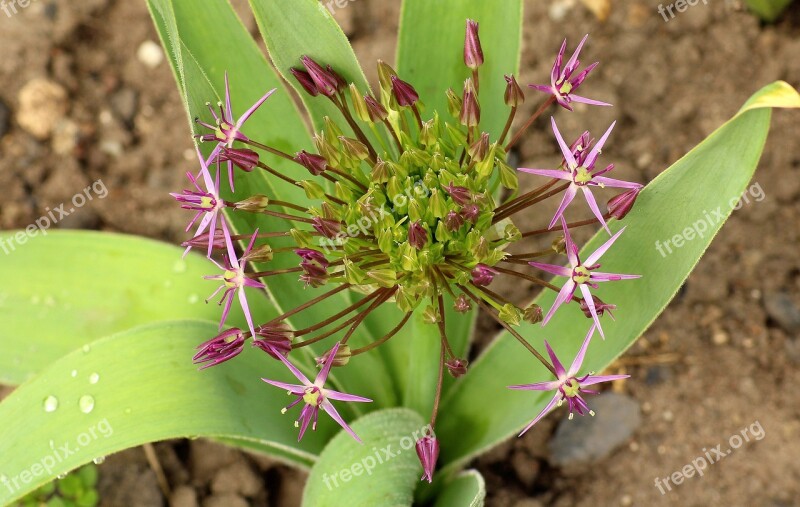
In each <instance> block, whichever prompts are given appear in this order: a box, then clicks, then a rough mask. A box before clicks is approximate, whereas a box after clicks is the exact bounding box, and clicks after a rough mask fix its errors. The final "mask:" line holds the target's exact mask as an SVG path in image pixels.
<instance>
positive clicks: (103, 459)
mask: <svg viewBox="0 0 800 507" xmlns="http://www.w3.org/2000/svg"><path fill="white" fill-rule="evenodd" d="M105 462H106V457H105V456H100V457H99V458H95V459H93V460H92V463H94V464H95V465H102V464H103V463H105Z"/></svg>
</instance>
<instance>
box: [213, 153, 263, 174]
mask: <svg viewBox="0 0 800 507" xmlns="http://www.w3.org/2000/svg"><path fill="white" fill-rule="evenodd" d="M219 161H220V162H229V161H230V162H232V163H233V165H235V166H236V167H238V168H239V169H241V170H243V171H245V172H248V173H249V172H250V171H252V170H253V168H255V167H256V166H257V165H258V153H256V152H254V151H253V150H248V149H247V148H225V147H223V148H222V150H220V152H219Z"/></svg>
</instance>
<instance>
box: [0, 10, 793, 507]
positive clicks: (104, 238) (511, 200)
mask: <svg viewBox="0 0 800 507" xmlns="http://www.w3.org/2000/svg"><path fill="white" fill-rule="evenodd" d="M250 3H251V7H252V10H253V13H254V15H255V17H256V19H257V21H258V23H259V27H260V29H261V32H262V35H263V37H264V40H265V42H266V45H267V48H268V51H269V56H270V57H271V63H272V64H273V65H270V63H269V62H268V61H267V59H266V58H265V57H264V55H263V54H262V53H261V52H260V51H259V49H258V46H257V45H256V43H255V41H253V40H252V38H251V37H250V36H249V34H248V33H247V31H246V30H245V29H244V27H243V26H242V25H241V23H240V22H239V20H238V19H237V17H236V15H235V14H234V12H233V10H232V9H231V7H230V5H229V4H228V2H226V1H224V0H214V1H209V2H206V3H204V5H203V8H202V9H198V8H197V6H196V5H195V3H193V2H191V1H189V0H148V7H149V8H150V12H151V14H152V16H153V20H154V22H155V26H156V28H157V30H158V32H159V34H160V36H161V38H162V42H163V43H164V46H165V48H166V51H167V54H168V55H169V58H170V62H171V64H172V67H173V70H174V72H175V77H176V81H177V83H178V86H179V89H180V92H181V95H182V98H183V100H184V101H185V104H186V108H187V111H188V114H189V117H190V119H191V123H190V125H191V128H192V130H191V134H192V135H194V137H195V139H196V140H197V141H198V142H197V155H198V156H197V161H196V163H194V164H187V165H186V167H185V168H183V170H184V172H186V175H187V178H188V182H187V185H186V189H185V190H183V191H180V189H172V190H173V193H172V195H173V197H174V198H175V199H176V200H177V201H178V202H179V203H180V205H181V206H182V207H184V208H186V209H187V210H189V211H190V213H189V214H187V218H188V220H189V225H188V227H187V231H190V232H189V237H187V241H186V243H184V245H183V247H184V248H183V249H177V248H174V247H170V246H167V245H163V244H159V243H154V242H152V241H148V240H143V239H139V238H132V237H124V236H118V235H111V234H99V233H89V232H59V233H52V234H50V235H48V236H47V237H46V238H42V239H40V240H39V241H36V242H32V243H31V244H30V245H27V246H26V247H25V250H20V252H18V253H17V254H16V255H15V257H14V258H13V260H12V261H10V262H8V261H7V262H5V263H4V264H3V265H2V266H0V272H2V274H3V276H4V280H11V281H12V283H9V284H8V285H7V287H8V289H5V290H4V292H6V293H8V294H7V297H4V298H3V299H2V300H0V301H2V306H0V311H2V312H3V313H2V315H3V317H4V319H5V321H4V323H5V324H6V328H7V330H6V332H7V333H8V334H9V336H10V337H11V338H10V339H9V340H7V341H8V342H9V343H8V345H7V350H6V351H5V352H6V353H5V354H4V355H3V357H2V358H0V380H3V381H4V382H7V383H11V384H16V383H22V382H24V381H26V380H27V383H25V385H23V386H22V387H20V388H19V389H18V390H17V391H16V392H14V393H13V394H12V395H11V396H10V397H9V398H8V399H7V400H6V401H4V402H3V403H2V404H0V422H2V424H3V425H4V428H5V430H4V435H7V437H6V438H4V439H3V440H2V441H0V455H2V456H4V463H3V465H2V468H0V474H2V475H0V501H2V502H4V503H5V502H9V501H13V500H16V499H18V498H21V497H23V496H24V495H26V494H27V493H29V492H31V491H33V490H34V489H35V488H36V487H38V486H40V485H42V484H44V483H46V482H47V481H48V480H50V479H52V478H53V477H55V476H57V475H60V474H64V473H66V472H68V471H70V470H72V469H75V468H77V467H78V466H80V465H82V464H84V463H87V462H90V461H92V460H97V461H101V460H102V457H103V456H105V455H107V454H109V453H113V452H116V451H119V450H121V449H124V448H127V447H131V446H135V445H138V444H142V443H146V442H152V441H157V440H162V439H167V438H176V437H193V438H194V437H208V438H214V439H217V440H220V441H222V442H225V443H227V444H230V445H232V446H236V447H240V448H244V449H247V450H250V451H254V452H261V453H266V454H269V455H272V456H274V457H275V458H276V459H279V460H283V461H286V462H288V463H292V464H294V465H296V466H298V467H303V468H309V469H310V470H311V473H310V476H309V480H308V484H307V487H306V490H305V493H304V499H303V502H304V505H308V506H315V507H316V506H341V505H348V504H349V505H359V506H360V505H365V506H366V505H369V506H380V505H387V506H389V505H392V506H394V505H411V504H412V502H414V501H415V500H416V502H418V503H420V504H431V505H433V504H435V505H444V506H450V505H453V506H462V505H482V503H483V497H484V495H485V491H484V488H483V481H482V479H481V477H480V475H479V474H478V473H477V472H475V471H468V472H464V471H462V469H463V468H464V466H465V465H466V464H467V463H468V462H469V461H470V460H471V459H472V458H473V457H475V456H476V455H478V454H480V453H481V452H484V451H486V450H488V449H489V448H491V447H492V446H493V445H496V444H498V443H500V442H501V441H503V440H504V439H506V438H508V437H510V436H512V435H514V434H520V435H522V434H524V433H525V432H526V431H527V430H528V429H529V428H530V427H531V426H533V425H534V424H536V422H538V421H539V420H540V419H541V418H542V417H544V416H545V415H546V414H547V413H548V412H550V411H551V410H552V409H554V408H556V407H559V406H562V405H566V407H567V408H568V412H569V417H570V418H572V417H573V415H574V414H578V415H581V416H591V415H593V412H592V411H591V409H590V406H589V405H588V404H587V402H586V400H587V398H588V397H589V396H591V394H594V393H595V392H596V388H595V386H596V385H597V384H601V383H604V382H608V381H614V380H622V379H624V378H627V377H628V376H627V375H603V374H597V373H596V372H602V370H603V368H605V367H606V366H608V365H609V364H610V363H611V362H612V361H613V360H614V359H615V358H616V357H617V356H619V355H620V354H621V353H622V352H623V351H624V350H625V349H626V348H627V347H629V346H630V345H631V344H632V343H633V341H634V340H635V339H636V338H637V337H638V336H640V335H641V334H642V332H643V331H644V330H645V329H646V328H647V326H648V325H649V324H650V323H651V322H652V321H653V320H654V319H655V317H656V316H657V315H658V314H659V313H660V312H661V311H662V310H663V309H664V307H665V306H666V305H667V303H668V302H669V300H670V299H671V298H672V296H673V295H674V294H675V293H676V291H677V289H678V288H679V287H680V285H681V284H682V283H683V281H684V280H685V278H686V277H687V276H688V274H689V272H690V271H691V269H692V267H693V266H694V265H695V264H696V262H697V261H698V259H699V257H700V256H701V255H702V253H703V252H704V251H705V249H706V248H707V247H708V245H709V243H710V241H711V238H712V237H713V236H714V234H716V232H717V231H718V230H719V228H720V227H721V226H722V223H723V221H724V220H720V221H718V222H717V223H715V224H714V225H712V226H709V230H708V231H707V233H706V234H705V235H703V236H702V237H698V238H695V239H694V240H693V241H691V242H687V243H686V244H685V245H683V247H682V248H680V249H677V248H676V249H675V250H671V251H670V255H663V254H662V253H659V250H658V249H657V248H656V247H655V246H654V245H657V244H658V243H657V242H658V241H659V240H662V239H664V238H671V237H673V236H674V235H675V234H676V233H678V232H680V231H682V230H684V229H685V228H686V227H688V226H690V225H691V224H692V223H693V222H695V221H696V220H698V219H700V218H702V215H703V212H704V210H709V209H714V210H718V212H719V213H720V215H721V216H722V217H727V216H728V215H729V214H730V212H731V211H732V209H733V207H734V206H735V205H736V202H737V200H738V199H739V196H741V195H742V193H743V192H744V190H745V189H746V188H747V184H748V182H749V181H750V179H751V177H752V175H753V172H754V170H755V167H756V165H757V162H758V159H759V157H760V154H761V150H762V148H763V144H764V141H765V139H766V134H767V130H768V127H769V116H770V108H773V107H785V108H792V107H800V97H799V96H798V94H797V92H796V91H795V90H794V89H793V88H791V87H790V86H789V85H787V84H786V83H782V82H778V83H774V84H771V85H769V86H767V87H765V88H763V89H762V90H761V91H759V92H757V93H756V94H755V95H754V96H753V98H751V99H750V100H749V101H748V102H747V104H745V106H744V107H743V108H742V109H741V110H740V111H739V112H738V113H737V114H736V115H735V116H734V117H733V118H732V119H731V120H730V121H729V122H727V123H725V124H724V125H723V126H721V127H720V128H719V129H718V130H717V131H716V132H714V133H713V134H711V136H709V137H708V138H707V139H706V140H705V141H703V142H702V143H701V144H700V145H698V146H697V147H696V148H695V149H694V150H692V151H691V152H690V153H689V154H687V155H686V156H685V157H683V158H682V159H681V160H679V161H678V162H676V163H675V164H674V165H673V166H672V167H671V168H669V169H667V170H665V171H664V172H663V173H662V174H661V175H660V176H659V177H658V178H656V179H655V180H653V181H652V182H650V183H649V184H648V185H647V186H643V185H642V183H640V182H630V181H624V180H621V179H618V178H616V177H615V174H614V173H615V171H614V164H613V161H611V160H607V158H608V157H607V156H606V155H603V154H602V153H601V151H602V150H603V148H604V147H606V146H609V145H610V144H611V143H613V142H622V141H620V140H615V139H614V137H613V129H614V124H613V123H612V124H611V125H610V126H609V127H608V128H607V130H605V131H604V132H602V133H594V134H592V133H590V132H587V131H584V132H563V131H562V130H561V129H560V128H559V118H560V117H561V115H569V114H571V115H581V114H582V113H581V112H580V110H579V111H574V112H573V109H578V108H576V107H575V105H576V104H583V106H581V109H584V108H589V109H588V110H589V111H591V109H590V108H595V107H605V106H609V104H606V103H605V102H602V101H600V100H599V99H600V98H601V97H599V98H596V99H595V98H592V99H589V98H586V97H585V96H584V95H583V93H584V91H585V90H591V84H589V83H590V82H591V81H592V79H593V78H594V77H595V76H594V75H593V74H592V70H593V69H594V68H595V66H596V65H597V64H596V63H594V64H591V65H588V66H585V65H581V63H580V62H579V58H580V57H582V56H584V57H585V56H586V54H587V53H588V52H590V46H588V45H585V44H587V37H588V36H586V37H583V38H582V39H581V40H580V42H579V43H578V44H577V45H576V46H575V47H574V48H573V47H568V46H567V41H565V42H564V44H563V45H562V46H561V47H560V49H559V48H553V58H554V60H555V61H554V64H553V67H552V72H551V76H550V79H549V83H548V84H529V83H520V82H519V78H518V60H519V52H520V40H521V38H520V34H521V30H522V29H523V27H522V25H521V20H522V2H521V0H503V1H502V2H482V1H479V0H465V1H459V2H429V1H426V0H405V1H404V5H403V10H402V20H401V30H400V35H399V37H400V38H399V48H398V54H397V62H396V65H395V68H393V67H392V66H390V65H388V64H387V63H384V62H378V75H379V80H378V83H375V87H374V88H372V87H370V85H369V84H368V83H367V81H366V79H365V77H364V75H363V72H362V71H361V68H360V67H359V64H358V62H357V61H356V59H355V56H354V54H353V52H352V50H351V48H350V46H349V44H348V43H347V40H346V38H345V36H344V35H343V33H342V32H341V30H340V29H339V28H338V26H337V25H336V23H335V21H334V20H333V19H332V18H331V17H330V15H329V13H328V11H327V10H326V9H325V8H324V7H323V6H321V5H320V4H319V3H318V2H317V1H316V0H292V1H291V3H290V2H288V1H277V0H251V2H250ZM465 22H466V25H465ZM570 38H572V35H571V34H570ZM543 51H544V50H543ZM543 81H547V79H546V78H544V79H543ZM290 87H293V88H294V90H295V91H296V92H297V93H298V94H299V96H300V99H301V100H302V103H303V106H304V107H303V108H304V109H305V112H306V113H307V114H308V118H309V119H310V122H311V125H312V127H313V128H312V131H311V132H309V130H308V129H307V128H306V125H305V123H304V121H303V117H302V116H301V114H300V111H298V110H297V108H296V107H295V103H294V102H293V98H292V96H291V94H290V91H289V88H290ZM579 93H580V95H579ZM587 93H588V92H587ZM525 101H536V104H537V106H536V107H535V112H534V113H533V115H532V116H531V117H529V118H527V119H525V118H517V113H518V112H519V111H520V106H521V105H522V104H523V103H524V102H525ZM537 119H538V120H539V122H538V123H537ZM515 120H517V121H515ZM515 126H516V127H515ZM533 127H537V128H538V127H542V128H547V129H548V130H550V131H551V132H552V138H553V143H554V146H557V147H558V150H559V152H560V153H561V158H562V160H561V162H560V164H557V165H556V166H551V167H547V166H543V165H539V166H537V167H513V166H511V165H509V161H508V157H507V154H508V153H509V151H510V150H511V149H512V148H513V147H514V146H516V145H517V144H519V143H524V142H525V140H526V132H527V131H528V130H529V129H530V128H533ZM188 135H189V131H188V130H187V136H188ZM523 180H524V181H525V187H526V188H528V187H532V188H533V190H530V191H519V187H520V181H523ZM166 191H167V190H165V192H166ZM568 210H569V215H570V216H572V215H573V212H576V210H577V213H580V212H581V211H582V212H583V213H584V214H585V215H586V216H587V217H588V218H586V219H583V220H579V221H569V220H567V218H566V216H565V212H567V211H568ZM526 213H536V214H537V215H539V216H542V217H547V219H548V220H547V223H548V225H547V226H546V227H543V228H541V229H538V230H524V229H522V228H520V227H519V226H518V225H516V223H518V221H516V222H515V220H516V219H517V217H519V216H521V215H522V214H526ZM591 227H595V228H596V229H597V233H596V234H595V236H594V237H593V238H592V239H591V240H590V241H589V242H588V243H586V244H585V245H583V248H581V247H579V245H578V244H576V242H575V241H574V240H573V235H574V232H575V230H576V229H579V228H584V229H586V228H591ZM548 257H549V259H548ZM545 261H547V262H545ZM501 277H503V278H507V279H515V278H516V279H519V280H521V281H523V282H525V283H532V284H533V285H535V286H539V287H541V291H540V293H539V295H538V296H536V298H535V300H534V301H532V302H530V303H529V304H528V305H525V306H524V307H519V306H517V305H516V304H514V303H513V302H511V301H510V300H509V299H508V298H507V297H506V296H504V295H503V294H501V293H498V292H497V291H495V290H494V288H493V286H492V284H493V282H494V283H496V282H495V280H497V279H499V278H501ZM204 279H205V280H204ZM208 280H210V281H211V282H209V281H208ZM609 282H611V283H609ZM215 288H216V290H214V289H215ZM212 292H213V293H212ZM207 294H211V297H209V300H208V301H209V303H219V304H218V305H217V304H207V305H204V304H202V300H203V299H204V298H205V296H206V295H207ZM479 311H482V312H485V313H486V314H487V315H489V316H490V317H491V318H492V319H494V320H495V321H496V322H497V323H498V324H499V325H500V326H502V328H503V329H504V331H503V332H502V333H501V334H500V335H499V336H497V337H496V338H495V339H494V340H493V341H492V343H491V345H489V346H488V347H487V348H486V349H485V350H483V351H482V352H481V354H480V355H479V356H478V358H477V360H475V361H473V362H472V363H470V362H469V361H468V357H469V356H470V342H471V335H472V332H473V325H474V321H475V316H476V314H477V313H478V312H479ZM612 313H614V315H612ZM210 321H214V322H213V323H212V322H210ZM556 351H557V352H556ZM193 355H194V357H192V356H193ZM192 359H193V360H192ZM564 361H566V362H564ZM567 364H568V365H569V367H566V366H565V365H567ZM262 380H263V381H262ZM631 380H632V381H636V379H631ZM286 393H288V395H289V396H288V397H287V395H286ZM282 407H283V408H282ZM280 412H284V413H287V416H281V414H280ZM289 413H290V414H291V415H288V414H289ZM522 438H524V436H522ZM420 477H421V478H422V479H423V482H420ZM429 483H430V484H429Z"/></svg>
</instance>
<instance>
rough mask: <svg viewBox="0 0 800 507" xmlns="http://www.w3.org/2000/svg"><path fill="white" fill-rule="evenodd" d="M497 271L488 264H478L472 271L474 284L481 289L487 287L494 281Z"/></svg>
mask: <svg viewBox="0 0 800 507" xmlns="http://www.w3.org/2000/svg"><path fill="white" fill-rule="evenodd" d="M495 275H497V271H496V270H494V269H492V268H490V267H489V266H487V265H486V264H478V265H477V266H475V268H474V269H473V270H472V283H474V284H475V285H478V286H480V287H486V286H487V285H489V284H490V283H492V280H494V277H495Z"/></svg>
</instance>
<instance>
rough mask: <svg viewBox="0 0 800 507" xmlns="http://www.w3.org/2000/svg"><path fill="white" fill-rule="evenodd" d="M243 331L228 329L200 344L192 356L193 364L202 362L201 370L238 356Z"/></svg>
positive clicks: (241, 347)
mask: <svg viewBox="0 0 800 507" xmlns="http://www.w3.org/2000/svg"><path fill="white" fill-rule="evenodd" d="M244 341H245V339H244V333H242V330H241V329H239V328H236V327H235V328H232V329H228V330H227V331H225V332H224V333H222V334H220V335H219V336H216V337H214V338H212V339H210V340H208V341H207V342H205V343H203V344H202V345H200V346H198V347H197V349H198V352H197V354H195V355H194V357H193V358H192V360H193V362H194V364H203V365H204V366H201V367H200V369H201V370H205V369H206V368H211V367H212V366H216V365H218V364H221V363H224V362H225V361H227V360H229V359H232V358H234V357H236V356H238V355H239V354H240V353H241V352H242V349H243V347H244Z"/></svg>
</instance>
